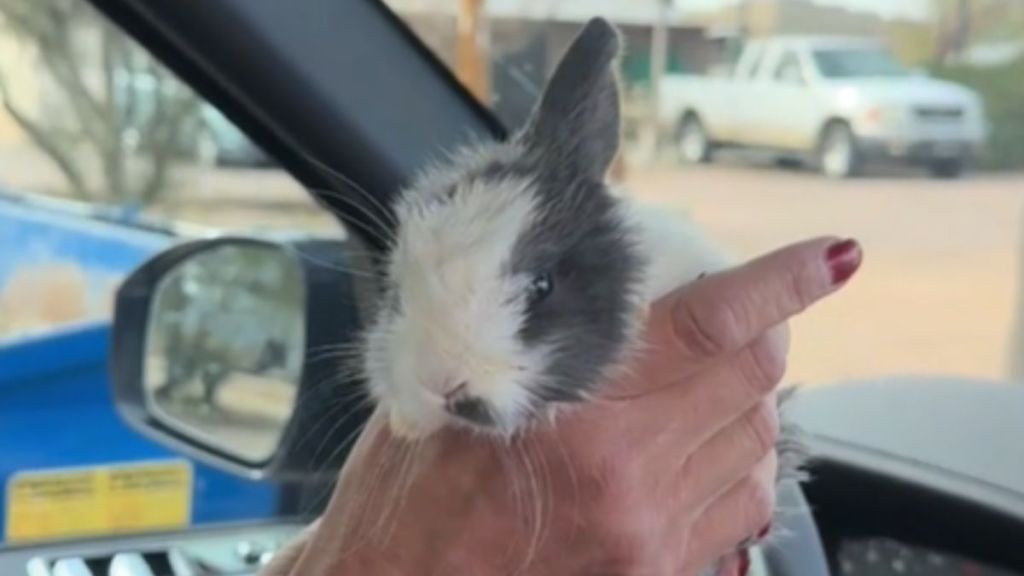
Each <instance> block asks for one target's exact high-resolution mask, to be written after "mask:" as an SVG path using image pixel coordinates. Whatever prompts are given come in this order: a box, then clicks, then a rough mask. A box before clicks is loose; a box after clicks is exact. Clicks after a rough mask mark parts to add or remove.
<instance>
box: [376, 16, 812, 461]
mask: <svg viewBox="0 0 1024 576" xmlns="http://www.w3.org/2000/svg"><path fill="white" fill-rule="evenodd" d="M619 50H620V38H619V34H618V33H617V31H616V30H615V29H614V28H613V27H612V26H611V25H610V24H609V23H608V22H606V21H604V20H601V19H595V20H592V21H591V22H590V23H588V24H587V25H586V26H585V28H584V29H583V31H582V32H581V33H580V34H579V36H578V37H577V38H576V40H575V41H574V42H573V44H572V45H571V46H570V48H569V49H568V51H567V53H566V54H565V56H564V57H563V59H562V61H561V62H560V63H559V65H558V67H557V69H556V70H555V72H554V74H553V76H552V77H551V79H550V81H549V83H548V85H547V87H546V89H545V91H544V94H543V96H542V97H541V100H540V102H539V104H538V105H537V107H536V109H535V111H534V112H533V115H532V117H531V119H530V120H529V121H528V123H527V125H526V126H525V127H524V128H523V129H522V130H521V131H520V132H518V133H517V134H516V135H514V136H513V137H512V138H510V139H509V140H508V141H506V142H500V143H486V144H478V145H475V146H472V147H469V148H467V149H464V150H462V151H460V152H458V153H456V154H454V155H453V156H452V157H451V158H450V159H449V161H448V162H446V163H445V164H444V165H442V166H438V167H435V168H433V169H432V170H429V171H428V172H427V173H425V174H423V175H422V176H421V177H420V178H418V179H417V180H416V182H414V183H413V184H412V186H410V187H409V188H408V189H407V190H406V191H405V192H404V193H403V195H402V196H401V198H400V200H399V201H398V203H397V205H396V209H395V215H396V217H397V222H398V226H397V229H396V235H395V243H394V246H393V247H392V250H391V252H390V254H389V258H388V263H387V294H388V295H387V299H386V302H385V305H384V306H382V307H381V309H380V311H379V313H378V316H377V318H376V320H375V322H374V323H373V324H372V325H371V327H370V328H369V330H368V332H367V334H366V349H365V354H364V358H363V362H364V366H363V368H364V369H365V372H366V375H367V380H368V384H369V388H370V393H371V395H372V396H373V398H374V399H375V400H376V401H377V402H378V403H379V406H380V408H381V409H382V410H385V411H386V412H387V413H388V414H389V416H390V423H391V426H392V428H393V429H394V431H395V432H396V433H398V434H400V435H404V436H411V437H422V436H423V435H426V434H429V433H431V432H432V431H434V430H436V429H438V428H439V427H441V426H445V425H449V424H454V425H461V426H468V427H470V428H472V429H474V430H478V431H483V432H494V433H498V434H503V435H508V434H512V433H514V432H516V431H518V430H520V429H522V427H523V426H525V425H527V424H528V423H529V422H530V421H531V420H532V419H533V418H535V417H537V416H540V415H546V414H549V413H550V409H551V407H552V406H554V405H558V404H561V403H566V402H573V401H579V400H584V399H586V398H587V397H588V396H589V395H590V393H592V392H593V391H594V389H595V388H596V387H597V386H599V385H600V384H601V383H602V382H604V381H606V380H607V379H608V377H609V375H611V374H613V373H614V372H615V371H616V370H617V369H619V368H621V367H622V365H623V363H624V361H625V360H626V357H627V355H628V354H629V353H630V352H631V351H632V350H634V349H635V348H636V347H637V346H638V345H639V344H640V342H639V337H640V331H639V328H640V327H641V325H642V320H643V317H644V312H645V311H646V308H647V306H648V305H649V304H650V303H651V302H652V301H653V300H655V299H656V298H657V297H659V296H662V295H664V294H666V293H667V292H668V291H670V290H671V289H673V288H675V287H677V286H679V285H682V284H685V283H688V282H691V281H693V280H695V279H696V278H697V277H698V276H699V275H700V274H701V273H702V272H709V271H713V270H716V269H721V268H724V267H725V266H726V265H727V264H728V263H729V261H728V259H727V257H726V256H725V255H724V253H723V252H721V251H720V250H719V249H718V248H716V247H715V246H714V245H713V244H712V243H711V242H709V241H708V240H707V239H705V238H704V237H703V236H702V235H701V233H700V232H699V231H698V229H697V228H696V227H695V226H694V225H693V224H692V223H689V222H687V221H686V220H684V219H682V218H680V217H677V216H669V215H666V213H665V211H663V210H659V209H656V208H652V207H647V206H644V205H641V204H639V203H637V202H635V201H631V200H627V199H625V198H624V197H623V196H622V195H617V194H615V193H613V191H612V190H611V189H610V188H609V186H608V185H607V184H606V174H607V172H608V170H609V168H610V166H611V164H612V162H613V160H614V158H615V156H616V154H617V153H618V150H619V137H620V97H619V87H618V81H617V77H616V72H615V69H616V64H617V59H618V57H619ZM538 286H541V287H549V288H550V290H547V291H545V290H538V289H537V287H538ZM538 294H547V295H546V297H544V298H542V299H541V298H540V297H539V296H537V295H538ZM531 298H532V299H531ZM787 430H788V428H787ZM783 440H784V445H785V446H786V447H787V454H793V453H795V452H794V451H792V450H789V447H791V446H790V445H791V444H792V439H791V438H789V437H788V436H787V437H785V438H784V439H783ZM795 446H796V445H795V444H794V445H793V446H792V447H795ZM790 460H791V458H788V456H787V457H786V458H784V459H783V461H784V462H786V463H789V462H790ZM790 468H792V470H791V469H790ZM795 470H796V467H795V466H793V467H789V466H786V470H785V471H784V474H785V475H789V474H790V473H791V472H793V471H795Z"/></svg>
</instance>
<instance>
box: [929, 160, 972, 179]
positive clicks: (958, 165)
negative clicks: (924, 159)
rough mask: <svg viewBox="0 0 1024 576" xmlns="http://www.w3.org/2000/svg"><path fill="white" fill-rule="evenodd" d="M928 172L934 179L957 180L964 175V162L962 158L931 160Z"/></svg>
mask: <svg viewBox="0 0 1024 576" xmlns="http://www.w3.org/2000/svg"><path fill="white" fill-rule="evenodd" d="M928 172H929V173H930V174H931V175H932V176H933V177H935V178H959V177H960V176H961V175H962V174H963V173H964V161H963V159H962V158H947V159H943V160H932V162H931V164H929V165H928Z"/></svg>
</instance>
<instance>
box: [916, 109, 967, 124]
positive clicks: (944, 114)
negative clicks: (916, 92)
mask: <svg viewBox="0 0 1024 576" xmlns="http://www.w3.org/2000/svg"><path fill="white" fill-rule="evenodd" d="M914 116H916V117H917V118H918V119H919V120H926V121H954V120H960V119H962V118H963V117H964V109H963V108H961V107H959V106H916V107H914Z"/></svg>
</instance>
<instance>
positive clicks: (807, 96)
mask: <svg viewBox="0 0 1024 576" xmlns="http://www.w3.org/2000/svg"><path fill="white" fill-rule="evenodd" d="M661 101H662V105H661V111H662V115H661V122H662V125H663V127H665V128H666V129H669V130H671V131H672V133H673V135H674V137H675V143H676V146H677V149H678V153H679V156H680V157H681V159H682V160H684V161H686V162H691V163H698V162H707V161H709V160H710V159H711V157H712V155H713V154H714V151H715V150H716V149H719V148H726V147H744V148H759V149H767V150H771V151H773V152H777V153H779V154H780V155H782V156H799V157H802V158H808V159H811V160H812V161H814V163H815V164H816V165H817V166H818V167H820V169H821V171H822V172H823V173H825V174H826V175H828V176H830V177H833V178H848V177H851V176H855V175H856V174H858V173H859V172H860V170H861V169H862V168H863V167H864V166H865V165H866V164H867V163H869V162H873V161H879V160H889V161H893V160H894V161H897V162H900V163H904V164H913V165H920V166H923V167H925V168H927V169H928V171H929V172H931V174H933V175H934V176H938V177H956V176H959V175H960V174H961V172H963V170H964V168H965V167H967V166H968V165H969V164H970V162H971V160H972V158H973V157H974V156H975V155H976V154H977V152H978V151H979V149H980V148H981V147H982V146H983V145H984V143H985V138H986V133H987V121H986V117H985V110H984V106H983V103H982V100H981V98H980V97H979V96H978V94H976V93H975V92H974V91H973V90H970V89H969V88H966V87H964V86H960V85H958V84H955V83H952V82H946V81H942V80H938V79H934V78H930V77H928V76H927V75H925V74H923V73H920V72H916V71H912V70H909V69H907V68H904V67H903V66H902V65H900V64H899V63H898V62H897V61H896V60H895V58H894V57H893V56H892V55H891V54H890V53H889V51H888V50H887V49H886V48H885V46H884V45H883V44H882V43H881V42H879V41H876V40H873V39H861V38H849V37H796V36H794V37H776V38H771V39H765V40H756V41H751V42H749V43H748V44H747V45H746V46H745V48H744V50H743V51H742V52H741V54H740V57H739V59H738V60H737V62H736V65H735V67H733V69H732V70H731V72H730V73H729V74H728V75H726V76H724V77H717V76H703V77H702V76H687V75H669V76H667V77H666V78H665V79H664V81H663V82H662V88H661Z"/></svg>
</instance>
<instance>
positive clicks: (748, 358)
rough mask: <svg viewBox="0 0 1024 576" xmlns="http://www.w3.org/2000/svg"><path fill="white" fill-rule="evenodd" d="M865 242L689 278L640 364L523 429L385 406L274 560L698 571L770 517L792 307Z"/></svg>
mask: <svg viewBox="0 0 1024 576" xmlns="http://www.w3.org/2000/svg"><path fill="white" fill-rule="evenodd" d="M860 257H861V256H860V248H859V247H858V246H857V245H856V244H855V243H853V242H851V241H846V242H839V241H837V240H835V239H817V240H811V241H808V242H803V243H801V244H797V245H794V246H790V247H788V248H785V249H783V250H780V251H778V252H775V253H772V254H769V255H767V256H765V257H762V258H760V259H758V260H755V261H753V262H750V263H748V264H746V265H744V266H741V267H738V268H735V269H733V270H730V271H727V272H723V273H720V274H716V275H712V276H708V277H706V278H704V279H702V280H700V281H698V282H695V283H694V284H692V285H690V286H687V287H685V288H683V289H681V290H679V291H678V292H677V293H674V294H672V295H671V296H669V297H667V298H665V299H663V300H662V301H660V302H658V303H657V304H656V305H655V306H654V308H653V310H652V313H651V315H650V318H649V322H648V335H649V336H648V340H649V342H650V343H651V344H652V345H651V346H650V347H649V348H648V349H647V350H646V352H645V353H644V354H643V357H642V358H640V359H639V361H638V362H637V363H636V365H635V367H634V369H633V370H632V371H631V372H630V375H629V377H626V378H623V379H622V380H621V381H619V382H617V383H615V384H614V385H612V386H609V387H608V389H607V390H606V391H605V392H604V393H603V395H602V396H601V398H599V399H598V400H597V401H595V402H593V403H589V404H587V405H586V406H583V407H581V408H579V409H577V410H574V411H572V412H569V413H566V414H565V415H564V416H563V417H561V418H559V419H558V421H557V423H556V425H554V426H539V427H538V428H537V429H536V430H534V431H531V432H530V433H528V434H525V435H523V437H521V438H518V439H516V440H515V441H513V442H512V443H511V444H505V443H499V442H495V441H493V440H490V439H486V438H483V437H480V436H474V435H472V434H469V433H466V432H460V431H454V430H446V431H443V432H441V433H439V434H438V435H436V436H434V437H431V438H429V439H427V440H425V441H422V442H421V443H420V444H418V445H416V446H403V445H401V444H400V443H399V442H398V441H397V440H395V439H394V438H393V437H391V436H390V435H389V434H388V432H387V429H386V426H384V425H383V424H382V422H381V421H380V419H379V418H376V417H375V418H373V419H371V421H370V423H369V424H368V427H367V429H366V431H365V432H364V433H363V435H362V437H361V438H360V440H359V442H358V443H357V445H356V447H355V448H354V449H353V451H352V454H351V456H350V457H349V460H348V461H347V463H346V465H345V468H344V470H343V472H342V474H341V477H340V479H339V482H338V486H337V488H336V490H335V493H334V496H333V498H332V501H331V503H330V505H329V506H328V509H327V511H326V512H325V514H324V515H323V517H322V518H321V520H320V522H319V525H318V526H316V527H315V528H313V529H311V530H309V531H308V532H307V534H306V535H305V536H304V537H303V538H302V540H301V541H300V542H299V543H297V544H296V545H295V546H294V547H293V548H291V549H290V550H288V551H286V552H284V553H282V555H281V556H280V557H279V558H278V560H277V561H275V562H274V564H273V565H272V566H271V567H269V569H268V571H267V572H265V573H266V574H275V575H276V574H292V575H300V574H301V575H302V576H350V575H352V574H368V575H373V576H378V575H380V576H383V575H391V574H394V575H402V576H417V575H421V574H425V575H434V574H438V575H447V574H467V575H481V576H489V575H492V574H493V575H499V574H500V575H504V574H511V573H515V572H516V571H517V570H519V572H518V573H520V574H527V575H531V576H533V575H535V576H546V575H567V574H568V575H572V574H581V575H583V574H586V575H591V574H609V575H611V574H614V575H619V574H624V575H625V574H628V575H633V574H637V575H639V574H643V575H648V574H649V575H659V576H660V575H666V576H668V575H673V576H674V575H677V574H696V573H697V572H698V571H699V570H701V569H703V568H705V567H707V566H708V565H710V564H712V563H713V562H714V561H715V560H717V559H719V558H721V557H722V556H723V555H726V554H728V553H729V552H730V551H731V550H733V549H734V547H735V546H736V544H737V543H738V542H740V541H742V540H744V539H746V538H748V537H751V536H754V535H756V534H758V533H759V532H762V531H763V530H764V529H765V527H766V526H767V525H768V524H769V523H770V521H771V517H772V514H773V511H774V500H775V495H774V487H775V470H776V460H775V451H774V443H775V439H776V436H777V434H778V415H777V413H776V409H775V400H774V390H775V387H776V386H777V384H778V383H779V381H780V380H781V379H782V376H783V373H784V371H785V360H786V354H787V349H788V333H787V330H786V327H785V322H786V321H787V319H789V318H790V317H792V316H793V315H795V314H798V313H800V312H801V311H803V310H804V309H805V308H806V307H807V306H809V305H810V304H812V303H814V302H815V301H817V300H818V299H820V298H822V297H824V296H826V295H828V294H830V293H832V292H834V291H835V290H836V289H837V288H839V287H840V286H841V285H843V283H845V281H846V280H847V279H848V278H849V277H850V276H851V275H852V274H853V273H854V272H855V271H856V269H857V267H858V266H859V264H860ZM739 564H740V562H739V561H738V560H736V559H733V560H732V561H731V563H730V564H729V566H730V567H729V568H728V569H729V570H738V569H739V568H738V565H739Z"/></svg>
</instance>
